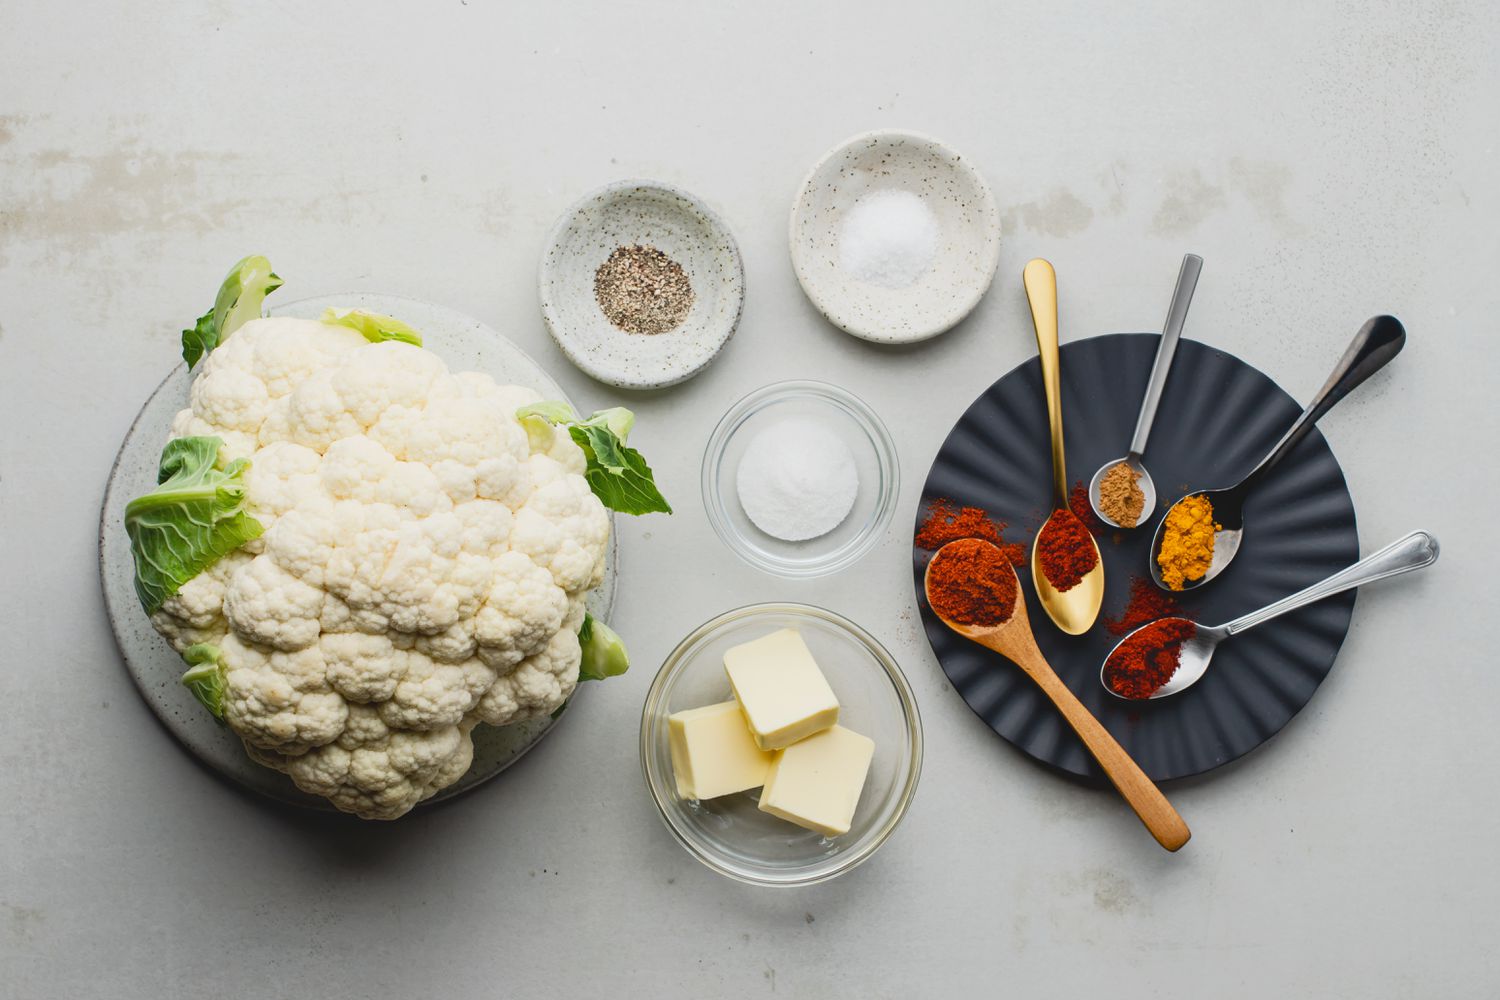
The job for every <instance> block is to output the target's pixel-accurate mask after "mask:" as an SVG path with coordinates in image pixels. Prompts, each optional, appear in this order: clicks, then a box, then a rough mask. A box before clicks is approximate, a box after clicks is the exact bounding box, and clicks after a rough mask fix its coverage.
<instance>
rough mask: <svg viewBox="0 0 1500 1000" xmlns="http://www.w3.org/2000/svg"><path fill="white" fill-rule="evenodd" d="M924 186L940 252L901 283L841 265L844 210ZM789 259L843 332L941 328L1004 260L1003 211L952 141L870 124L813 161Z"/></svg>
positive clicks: (916, 333)
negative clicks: (887, 284) (885, 283)
mask: <svg viewBox="0 0 1500 1000" xmlns="http://www.w3.org/2000/svg"><path fill="white" fill-rule="evenodd" d="M888 189H896V190H900V191H909V192H911V193H912V194H915V195H918V196H919V197H921V198H922V199H923V200H924V201H926V203H927V207H928V208H930V209H932V212H933V214H934V215H936V216H937V221H938V245H937V252H936V254H935V255H934V257H933V260H932V263H931V264H930V265H929V266H928V268H927V270H926V271H925V272H923V274H922V276H921V277H920V278H918V279H917V280H916V281H915V282H913V283H912V284H910V285H907V286H905V287H903V288H884V287H881V286H879V285H872V284H870V283H868V282H865V281H861V280H859V279H858V278H856V277H855V276H854V275H852V274H850V273H849V272H847V271H845V270H844V269H843V268H841V267H840V266H839V234H840V230H841V229H842V227H843V222H844V214H845V213H846V212H847V211H848V210H849V209H850V208H851V207H852V206H853V205H854V204H855V202H857V201H858V200H859V199H860V198H861V197H862V196H864V195H866V194H869V193H871V192H874V191H881V190H888ZM791 250H792V267H793V268H794V269H795V270H796V272H797V280H798V281H799V282H801V283H802V290H803V291H804V292H806V293H807V297H808V298H809V299H812V302H813V305H815V306H817V307H818V309H820V310H821V311H822V313H823V315H825V316H827V317H828V319H829V321H830V322H832V323H833V324H834V325H835V326H837V327H838V328H839V329H840V330H843V331H844V332H846V333H852V334H853V335H854V336H856V337H862V338H863V339H865V340H871V341H875V342H876V343H881V344H907V343H912V342H915V341H918V340H926V339H927V338H929V337H935V336H937V335H938V334H940V333H943V332H944V331H946V330H949V329H951V328H952V327H953V326H954V325H955V324H956V323H958V321H959V320H961V319H963V318H964V317H965V316H967V315H968V314H969V313H970V311H971V310H973V308H974V306H976V305H977V304H978V303H979V300H980V299H981V298H983V297H984V293H985V292H986V291H987V290H988V289H989V287H990V281H991V280H992V279H993V278H994V276H995V265H996V264H998V263H999V261H1000V211H999V209H998V208H996V206H995V197H994V195H992V194H991V193H990V189H989V185H988V184H986V183H985V181H984V178H983V177H981V176H980V175H979V172H978V171H977V170H975V169H974V167H973V165H972V164H971V163H970V162H969V161H968V160H966V159H964V158H963V157H962V156H960V155H959V153H958V152H957V151H956V150H954V149H953V148H952V147H951V146H949V145H947V144H946V143H943V142H939V141H938V140H937V139H933V138H931V137H929V136H925V135H920V134H918V133H916V132H901V131H894V130H882V131H878V132H866V133H864V134H863V135H857V136H855V137H854V138H852V139H850V140H848V141H847V142H844V143H842V144H840V145H839V146H838V147H836V148H835V149H834V150H833V151H832V152H830V153H828V154H827V155H826V156H824V157H823V159H821V160H819V161H818V164H817V165H816V166H815V167H813V169H812V172H811V173H809V174H808V175H807V179H806V180H805V181H803V182H802V188H801V190H799V191H798V192H797V198H796V201H794V202H793V203H792V218H791Z"/></svg>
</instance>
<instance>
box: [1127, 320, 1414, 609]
mask: <svg viewBox="0 0 1500 1000" xmlns="http://www.w3.org/2000/svg"><path fill="white" fill-rule="evenodd" d="M1405 344H1406V329H1405V328H1404V327H1402V325H1401V321H1400V320H1398V319H1396V317H1394V316H1376V317H1374V318H1373V319H1370V320H1368V321H1367V322H1366V323H1365V325H1364V326H1362V327H1360V328H1359V332H1358V333H1356V334H1355V335H1354V340H1353V341H1351V342H1350V344H1349V347H1348V349H1347V350H1346V351H1344V355H1343V357H1341V358H1339V362H1338V364H1337V365H1335V366H1334V368H1333V373H1332V374H1330V375H1329V376H1328V381H1327V382H1325V383H1323V388H1321V389H1319V390H1318V394H1317V395H1316V396H1314V397H1313V401H1312V402H1311V403H1308V404H1307V409H1305V410H1303V411H1302V414H1301V415H1300V416H1299V417H1297V420H1296V422H1294V423H1293V424H1292V426H1291V427H1290V428H1288V429H1287V432H1286V433H1285V434H1283V435H1282V436H1281V440H1280V441H1278V442H1276V446H1275V447H1273V448H1272V449H1271V451H1270V452H1269V453H1268V454H1267V455H1266V457H1265V458H1263V459H1261V460H1260V464H1259V465H1257V466H1256V467H1255V468H1254V469H1252V470H1251V471H1250V473H1249V474H1248V475H1246V476H1245V478H1244V479H1241V480H1240V481H1239V482H1238V483H1236V484H1235V485H1233V486H1229V487H1226V488H1224V489H1216V490H1193V491H1192V492H1191V493H1187V494H1184V495H1183V496H1182V497H1180V498H1179V499H1178V500H1177V501H1176V502H1175V503H1173V504H1172V506H1173V507H1174V508H1175V507H1176V506H1177V505H1178V504H1180V503H1182V502H1183V501H1184V500H1186V499H1188V498H1189V497H1197V496H1206V497H1208V500H1209V502H1210V503H1211V504H1213V509H1214V514H1213V516H1214V522H1215V523H1216V524H1218V525H1219V529H1218V530H1217V531H1215V532H1214V552H1213V559H1212V561H1211V562H1210V563H1209V567H1208V571H1207V572H1205V573H1204V574H1203V575H1202V576H1201V577H1198V578H1197V579H1196V580H1186V581H1184V582H1183V585H1182V586H1181V587H1179V588H1172V587H1168V586H1167V585H1166V583H1165V581H1163V580H1162V576H1161V563H1160V561H1159V560H1158V556H1159V555H1160V554H1161V545H1162V539H1163V537H1164V536H1165V534H1166V527H1167V518H1168V517H1171V516H1172V512H1171V510H1168V511H1167V516H1166V517H1163V518H1162V519H1161V521H1160V522H1159V523H1158V524H1157V525H1156V534H1155V535H1154V536H1153V537H1152V539H1151V555H1150V557H1149V562H1150V566H1149V569H1150V571H1151V579H1152V581H1153V582H1154V583H1155V584H1156V585H1157V586H1158V587H1161V588H1162V589H1163V590H1174V589H1175V590H1194V589H1196V588H1198V587H1201V586H1203V585H1204V584H1205V583H1208V582H1209V581H1210V580H1212V579H1213V578H1214V577H1216V576H1218V575H1219V574H1220V573H1222V572H1224V569H1225V568H1226V567H1227V566H1228V565H1229V564H1230V563H1231V562H1233V561H1234V557H1235V555H1236V553H1238V552H1239V550H1240V544H1241V542H1243V540H1244V534H1245V514H1244V507H1245V497H1246V496H1248V495H1249V493H1250V491H1251V490H1253V489H1254V488H1255V486H1256V484H1257V483H1259V482H1260V481H1261V480H1262V479H1263V478H1265V476H1266V475H1267V474H1268V473H1269V472H1270V471H1271V470H1272V469H1274V468H1276V466H1277V465H1278V464H1280V462H1281V460H1282V459H1283V458H1285V457H1286V456H1287V455H1289V454H1291V453H1292V451H1293V450H1295V449H1296V447H1297V445H1298V444H1300V443H1301V442H1302V439H1303V438H1305V437H1307V435H1308V434H1309V433H1310V432H1311V431H1312V429H1313V427H1314V425H1316V424H1317V422H1318V420H1319V418H1321V417H1322V416H1323V414H1325V413H1327V412H1328V411H1329V410H1331V409H1333V406H1334V404H1335V403H1337V402H1338V401H1339V400H1341V399H1343V398H1344V397H1345V396H1347V395H1349V393H1350V392H1351V391H1352V390H1353V389H1354V388H1356V387H1357V386H1358V385H1359V384H1360V383H1362V382H1364V381H1365V379H1367V378H1369V377H1370V376H1371V375H1374V374H1375V373H1376V372H1378V371H1379V370H1380V369H1382V368H1384V367H1385V366H1386V365H1387V364H1388V363H1389V362H1390V361H1391V359H1392V358H1394V357H1395V356H1396V355H1398V354H1400V353H1401V348H1402V347H1403V346H1405Z"/></svg>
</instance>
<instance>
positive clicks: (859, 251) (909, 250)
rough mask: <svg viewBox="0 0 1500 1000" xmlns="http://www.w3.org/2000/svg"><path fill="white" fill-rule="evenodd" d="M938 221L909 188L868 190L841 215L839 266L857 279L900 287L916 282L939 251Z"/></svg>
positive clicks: (885, 286) (890, 286)
mask: <svg viewBox="0 0 1500 1000" xmlns="http://www.w3.org/2000/svg"><path fill="white" fill-rule="evenodd" d="M937 245H938V221H937V216H936V215H933V214H932V209H930V208H928V207H927V203H926V202H925V201H923V200H922V199H921V198H920V197H918V196H917V195H914V194H912V193H911V192H910V191H898V190H896V189H894V188H887V189H884V190H881V191H872V192H870V193H869V194H867V195H864V196H863V197H861V198H860V199H859V200H858V201H856V202H855V203H854V204H853V206H851V207H850V209H849V211H847V212H845V213H844V224H843V228H842V229H841V230H840V232H839V266H840V267H842V268H843V269H844V270H845V271H848V272H849V273H850V274H852V275H854V276H855V277H856V278H858V279H859V280H860V281H866V282H869V283H870V284H872V285H879V286H881V287H882V288H904V287H905V286H907V285H910V284H911V283H912V282H914V281H916V280H917V279H918V278H920V277H921V276H922V273H923V272H924V271H926V270H927V267H928V265H930V264H931V263H932V258H933V256H934V255H936V254H937Z"/></svg>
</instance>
